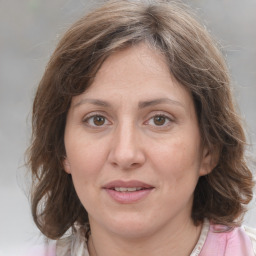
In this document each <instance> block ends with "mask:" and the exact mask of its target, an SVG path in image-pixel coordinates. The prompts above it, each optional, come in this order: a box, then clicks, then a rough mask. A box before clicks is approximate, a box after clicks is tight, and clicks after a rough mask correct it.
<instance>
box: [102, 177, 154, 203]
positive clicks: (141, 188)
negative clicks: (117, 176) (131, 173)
mask: <svg viewBox="0 0 256 256" xmlns="http://www.w3.org/2000/svg"><path fill="white" fill-rule="evenodd" d="M154 188H155V187H154V186H152V185H149V184H147V183H144V182H141V181H136V180H132V181H122V180H115V181H112V182H109V183H107V184H106V185H105V186H104V187H103V189H104V190H105V191H106V192H107V194H108V196H109V197H110V199H111V200H114V201H115V202H117V203H120V204H131V203H137V202H139V201H141V200H144V199H145V198H147V197H148V196H149V195H150V193H151V192H152V191H153V190H154Z"/></svg>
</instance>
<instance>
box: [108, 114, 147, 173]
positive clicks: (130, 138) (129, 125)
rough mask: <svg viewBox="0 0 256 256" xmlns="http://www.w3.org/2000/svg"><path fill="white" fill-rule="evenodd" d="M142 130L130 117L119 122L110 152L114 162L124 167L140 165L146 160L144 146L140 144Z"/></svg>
mask: <svg viewBox="0 0 256 256" xmlns="http://www.w3.org/2000/svg"><path fill="white" fill-rule="evenodd" d="M140 136H141V135H140V131H139V129H138V127H136V125H135V124H134V122H133V121H132V120H130V119H128V118H127V119H124V120H122V122H119V124H118V125H117V127H116V129H115V132H114V134H113V143H112V147H111V152H110V160H111V162H112V164H114V165H118V166H119V167H121V168H122V169H129V168H131V167H135V166H139V165H141V164H143V162H144V161H145V157H144V154H143V150H142V147H141V146H140V145H139V141H140Z"/></svg>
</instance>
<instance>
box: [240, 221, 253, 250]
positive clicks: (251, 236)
mask: <svg viewBox="0 0 256 256" xmlns="http://www.w3.org/2000/svg"><path fill="white" fill-rule="evenodd" d="M242 228H243V230H244V232H245V233H246V234H247V235H248V237H249V238H250V240H251V242H252V246H253V252H254V254H255V255H256V228H250V227H247V226H243V227H242Z"/></svg>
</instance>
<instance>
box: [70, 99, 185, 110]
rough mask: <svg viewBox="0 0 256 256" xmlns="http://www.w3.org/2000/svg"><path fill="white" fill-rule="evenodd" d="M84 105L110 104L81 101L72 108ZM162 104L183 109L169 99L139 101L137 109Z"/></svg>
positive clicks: (108, 104) (107, 103) (104, 105)
mask: <svg viewBox="0 0 256 256" xmlns="http://www.w3.org/2000/svg"><path fill="white" fill-rule="evenodd" d="M85 103H90V104H92V105H96V106H100V107H111V104H110V103H109V102H107V101H104V100H99V99H81V100H80V101H79V102H78V103H76V104H75V105H74V107H78V106H80V105H82V104H85ZM163 103H167V104H172V105H177V106H180V107H183V108H185V107H184V105H183V104H181V103H180V102H179V101H176V100H172V99H169V98H159V99H153V100H147V101H140V102H139V103H138V108H139V109H142V108H147V107H151V106H155V105H159V104H163Z"/></svg>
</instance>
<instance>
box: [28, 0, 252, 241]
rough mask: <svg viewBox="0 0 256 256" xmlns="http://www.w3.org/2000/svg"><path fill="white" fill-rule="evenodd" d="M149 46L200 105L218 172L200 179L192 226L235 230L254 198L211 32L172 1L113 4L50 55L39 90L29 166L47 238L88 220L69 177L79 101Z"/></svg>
mask: <svg viewBox="0 0 256 256" xmlns="http://www.w3.org/2000/svg"><path fill="white" fill-rule="evenodd" d="M140 42H146V43H147V44H148V45H149V46H150V47H152V49H155V50H156V51H159V52H160V53H161V54H163V55H164V56H165V59H166V63H167V65H168V67H169V70H170V72H171V74H172V75H173V76H174V77H175V78H176V80H177V81H178V82H179V83H180V84H181V85H182V86H184V87H185V88H187V89H188V90H189V91H190V92H191V94H192V96H193V100H194V104H195V108H196V112H197V117H198V120H199V126H200V132H201V137H202V141H203V143H204V144H205V145H206V146H207V147H208V148H209V149H210V151H211V152H215V153H216V152H217V153H216V154H218V159H219V160H218V164H217V166H216V167H215V168H214V169H213V171H212V172H211V173H210V174H208V175H206V176H203V177H200V178H199V181H198V184H197V186H196V188H195V192H194V202H193V208H192V215H191V216H192V219H193V220H194V223H195V224H198V223H200V222H202V220H203V219H204V218H208V219H209V220H211V221H212V222H213V223H218V224H225V225H228V226H235V225H238V224H239V221H241V220H242V217H243V214H244V212H245V205H246V204H248V203H249V202H250V200H251V199H252V196H253V192H252V189H253V185H254V183H253V177H252V173H251V171H250V170H249V168H248V166H247V164H246V160H245V157H244V151H245V145H246V144H245V135H244V131H243V128H242V126H241V121H240V118H239V116H238V114H237V112H236V110H235V107H234V103H233V99H232V95H231V89H230V77H229V72H228V70H227V67H226V63H225V60H224V58H223V56H222V54H221V52H220V51H219V50H218V47H217V46H216V43H214V41H213V40H212V39H211V37H210V36H209V34H208V32H207V30H206V29H205V28H204V27H203V26H202V25H200V24H199V23H198V21H197V20H196V18H195V17H194V15H193V14H191V13H190V11H189V10H187V8H185V7H184V6H181V5H180V4H175V3H174V2H171V1H142V0H141V1H128V0H119V1H107V2H106V3H105V4H104V5H102V6H101V7H99V8H98V9H95V10H93V11H92V12H90V13H89V14H88V15H86V16H84V17H83V18H81V19H80V20H79V21H77V22H76V23H75V24H74V25H72V27H71V28H70V29H69V30H68V31H67V32H66V33H65V34H64V36H63V37H62V39H61V40H60V42H59V44H58V46H57V48H56V50H55V51H54V53H53V54H52V56H51V58H50V61H49V63H48V65H47V67H46V70H45V73H44V75H43V77H42V80H41V81H40V84H39V87H38V89H37V92H36V95H35V99H34V104H33V114H32V131H33V132H32V142H31V146H30V148H29V151H28V165H29V169H30V170H31V172H32V177H33V184H32V194H31V202H32V214H33V218H34V221H35V223H36V225H37V226H38V228H39V229H40V230H41V231H42V233H44V234H45V235H46V236H47V237H49V238H52V239H58V238H60V237H61V236H62V235H63V234H64V233H65V232H66V231H67V230H68V229H69V228H70V227H73V228H74V227H75V225H85V224H86V223H88V215H87V212H86V210H85V209H84V207H83V206H82V204H81V202H80V201H79V199H78V196H77V194H76V192H75V189H74V186H73V183H72V178H71V176H70V175H69V174H67V173H66V172H65V171H64V169H63V165H62V162H63V158H64V157H65V147H64V130H65V122H66V116H67V112H68V110H69V107H70V102H71V99H72V97H73V96H75V95H79V94H81V93H83V92H84V91H85V90H86V89H87V88H88V87H89V86H90V84H91V83H92V81H93V79H94V77H95V75H96V73H97V71H98V69H99V68H100V66H101V64H102V63H103V62H104V60H105V59H106V58H107V57H108V56H110V55H111V54H112V53H114V52H116V51H120V50H121V49H124V48H126V47H129V46H131V45H136V44H138V43H140Z"/></svg>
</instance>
